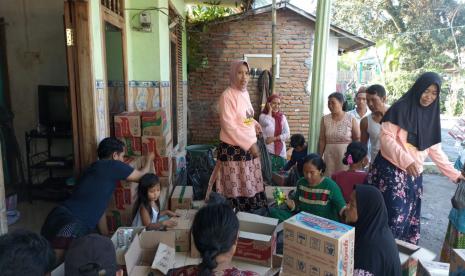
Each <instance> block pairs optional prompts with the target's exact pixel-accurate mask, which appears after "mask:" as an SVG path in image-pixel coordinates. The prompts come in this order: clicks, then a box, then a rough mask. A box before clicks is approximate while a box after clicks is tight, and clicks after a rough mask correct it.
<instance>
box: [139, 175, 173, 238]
mask: <svg viewBox="0 0 465 276" xmlns="http://www.w3.org/2000/svg"><path fill="white" fill-rule="evenodd" d="M160 190H161V185H160V180H159V179H158V177H157V176H156V175H155V174H153V173H147V174H145V175H144V176H143V177H142V178H141V179H140V183H139V187H138V188H137V195H138V199H137V202H136V205H135V208H134V213H135V216H134V220H133V222H132V226H133V227H136V226H145V227H146V229H147V230H163V229H165V228H167V227H173V226H176V222H175V221H172V220H165V221H161V222H159V221H158V218H159V216H169V217H175V216H177V215H176V213H174V212H172V211H170V210H163V211H160V201H159V198H160Z"/></svg>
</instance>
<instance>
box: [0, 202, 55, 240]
mask: <svg viewBox="0 0 465 276" xmlns="http://www.w3.org/2000/svg"><path fill="white" fill-rule="evenodd" d="M56 205H57V203H56V202H48V201H41V200H34V201H33V202H32V203H30V202H28V201H25V202H20V203H18V211H19V212H20V218H19V220H18V221H17V222H16V223H14V224H12V225H8V231H9V232H11V231H13V230H16V229H27V230H31V231H34V232H37V233H40V228H41V227H42V224H43V223H44V221H45V218H46V217H47V215H48V213H49V212H50V210H52V208H53V207H55V206H56Z"/></svg>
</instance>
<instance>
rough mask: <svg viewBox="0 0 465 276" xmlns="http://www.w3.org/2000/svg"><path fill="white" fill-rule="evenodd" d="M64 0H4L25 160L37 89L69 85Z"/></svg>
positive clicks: (1, 9) (0, 7) (1, 13)
mask: <svg viewBox="0 0 465 276" xmlns="http://www.w3.org/2000/svg"><path fill="white" fill-rule="evenodd" d="M63 9H64V4H63V0H40V1H37V0H1V1H0V17H3V18H4V19H5V21H6V23H7V26H6V27H5V31H6V43H7V45H6V46H7V59H8V74H9V81H10V94H11V101H12V109H13V113H14V115H15V119H14V126H15V132H16V137H17V140H18V143H19V145H20V147H21V150H22V152H23V160H25V159H24V158H25V145H24V132H25V131H28V130H30V129H33V128H35V127H37V124H38V101H37V99H38V97H37V85H39V84H48V85H68V81H67V71H66V70H67V68H66V53H65V39H64V31H63Z"/></svg>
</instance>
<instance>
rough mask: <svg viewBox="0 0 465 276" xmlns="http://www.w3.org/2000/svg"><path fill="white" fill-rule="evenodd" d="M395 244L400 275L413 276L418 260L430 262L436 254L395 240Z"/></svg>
mask: <svg viewBox="0 0 465 276" xmlns="http://www.w3.org/2000/svg"><path fill="white" fill-rule="evenodd" d="M396 244H397V249H398V250H399V258H400V265H401V267H402V275H415V274H416V272H417V267H418V260H423V261H432V260H434V258H436V254H434V253H433V252H431V251H429V250H428V249H425V248H422V247H420V246H417V245H414V244H411V243H408V242H405V241H401V240H397V239H396Z"/></svg>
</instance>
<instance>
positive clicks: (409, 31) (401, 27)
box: [332, 0, 465, 98]
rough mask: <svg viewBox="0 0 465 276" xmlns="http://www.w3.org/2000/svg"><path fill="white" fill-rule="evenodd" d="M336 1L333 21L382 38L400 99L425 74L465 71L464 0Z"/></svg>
mask: <svg viewBox="0 0 465 276" xmlns="http://www.w3.org/2000/svg"><path fill="white" fill-rule="evenodd" d="M333 3H334V4H333V7H332V10H333V14H332V23H333V24H335V25H337V26H340V27H342V28H344V29H347V30H349V31H352V32H353V33H355V34H357V35H360V36H363V37H366V38H368V39H371V40H373V41H375V42H376V44H377V52H378V53H380V54H379V58H380V63H381V65H382V73H383V80H384V83H385V85H386V87H387V88H388V91H389V92H390V93H391V94H394V95H395V98H398V97H399V96H400V95H401V94H402V93H405V91H407V90H408V88H409V87H410V85H411V84H412V82H413V81H414V79H415V77H416V76H418V74H419V73H421V72H425V71H428V70H432V71H436V72H438V73H441V74H443V75H444V74H446V73H447V72H460V73H461V72H463V69H464V68H465V66H464V65H465V64H464V63H465V61H462V60H461V59H460V55H461V54H462V53H465V35H464V33H465V5H464V4H460V3H458V2H457V1H456V0H415V1H412V0H351V1H348V0H335V1H334V2H333ZM462 55H463V56H464V57H465V55H464V54H462Z"/></svg>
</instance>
